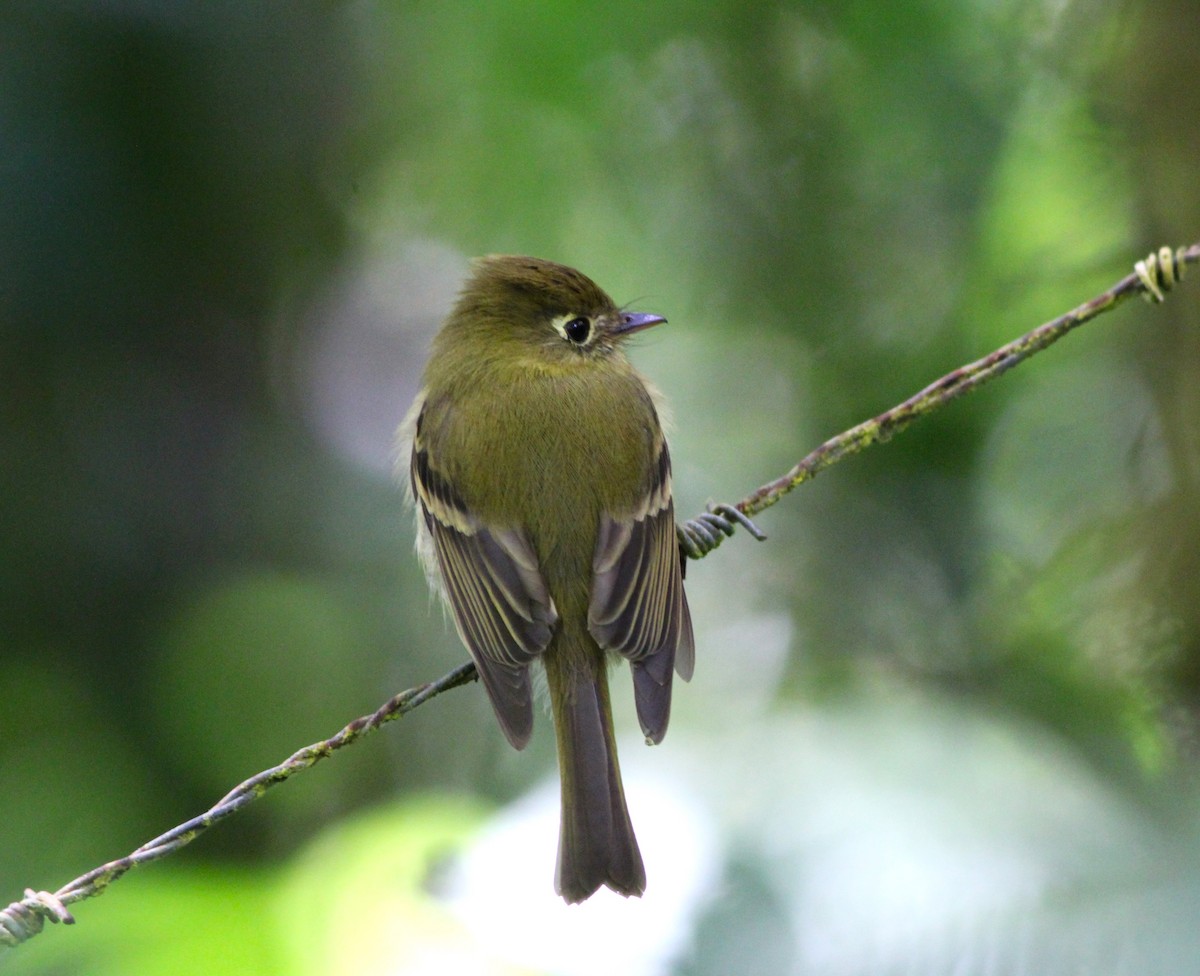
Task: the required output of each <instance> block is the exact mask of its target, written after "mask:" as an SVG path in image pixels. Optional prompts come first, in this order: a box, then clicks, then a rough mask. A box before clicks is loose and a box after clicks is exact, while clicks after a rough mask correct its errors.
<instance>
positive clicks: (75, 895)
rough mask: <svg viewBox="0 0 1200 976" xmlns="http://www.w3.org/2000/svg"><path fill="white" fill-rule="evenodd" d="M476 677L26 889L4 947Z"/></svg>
mask: <svg viewBox="0 0 1200 976" xmlns="http://www.w3.org/2000/svg"><path fill="white" fill-rule="evenodd" d="M475 677H476V673H475V665H474V664H464V665H462V666H461V667H458V668H455V669H454V670H453V671H451V672H450V673H449V674H447V675H443V676H442V677H441V678H439V679H438V680H437V681H433V682H430V683H429V684H424V685H418V686H417V687H416V688H410V689H408V691H402V692H401V693H400V694H398V695H396V696H395V697H394V698H392V699H390V700H389V701H387V702H385V703H384V704H383V705H381V706H380V707H379V708H378V709H376V710H375V711H374V712H372V713H371V714H370V715H364V716H362V717H361V718H356V719H355V720H354V721H353V722H351V723H350V724H349V725H347V726H346V727H345V728H343V729H342V730H341V731H340V732H338V733H337V734H336V735H333V736H331V737H330V738H328V739H322V740H321V741H320V742H314V743H313V744H312V745H310V746H305V747H304V748H303V749H300V750H299V751H298V752H295V753H293V754H292V755H291V756H289V757H288V758H287V759H285V760H284V761H283V762H282V763H280V764H279V765H278V766H272V767H271V768H270V769H264V770H263V771H262V772H261V773H258V774H257V775H256V776H251V777H250V778H249V779H248V780H246V781H245V782H244V783H241V784H239V785H238V786H236V787H234V788H233V789H232V790H230V791H229V793H227V794H226V795H225V796H224V797H222V798H221V799H220V800H219V801H218V802H217V803H216V804H214V805H213V806H212V808H210V809H209V810H207V811H205V812H204V813H202V814H200V815H199V816H198V817H193V818H192V819H191V820H188V821H187V822H186V823H181V824H180V825H179V826H177V827H173V828H172V829H170V830H168V831H167V832H166V833H165V834H161V835H160V836H158V837H155V838H154V840H152V841H148V842H147V843H145V844H143V845H142V846H141V847H139V848H138V849H137V850H135V851H133V852H132V853H130V854H127V855H126V856H125V857H122V858H118V859H117V860H115V861H109V862H108V863H107V864H102V865H100V867H98V868H94V869H93V870H91V871H89V872H88V873H87V874H83V875H80V876H79V877H78V878H76V879H75V880H74V881H71V882H69V883H67V884H66V885H64V886H63V887H62V888H59V889H58V891H56V892H54V893H53V894H51V893H50V892H46V891H32V890H30V889H26V890H25V897H24V898H23V899H22V900H21V901H19V902H13V904H11V905H9V906H8V907H7V908H6V909H4V910H3V911H0V947H5V946H15V945H19V944H20V943H21V942H24V941H25V940H26V939H28V938H30V937H32V936H34V935H37V933H38V932H40V931H41V930H42V927H43V925H44V923H45V921H46V920H47V919H48V920H49V921H51V922H63V923H65V924H67V925H70V924H72V923H73V922H74V921H75V919H74V918H72V916H71V913H70V912H69V911H67V907H66V906H67V905H70V904H71V903H72V902H76V901H82V900H83V899H85V898H91V897H93V896H95V895H99V894H103V892H104V890H105V889H106V888H107V887H108V886H109V885H110V884H112V883H113V882H114V881H116V880H117V878H119V877H121V875H123V874H124V873H125V872H126V871H129V870H130V869H131V868H136V867H138V866H140V865H142V864H147V863H149V862H150V861H157V860H158V859H159V858H160V857H166V856H167V855H168V854H173V853H175V852H176V851H177V850H179V849H180V848H181V847H183V846H184V845H186V844H190V843H191V842H192V841H193V840H195V839H196V838H197V837H199V836H200V835H201V834H202V833H204V832H205V831H206V830H208V828H209V827H211V826H213V825H214V824H216V823H219V822H220V821H222V820H224V819H225V818H226V817H228V816H230V815H232V814H233V813H236V812H237V811H238V810H240V809H241V808H242V807H244V806H246V804H248V803H251V802H253V801H254V800H257V799H258V798H259V797H260V796H262V795H263V794H264V793H266V792H267V790H269V789H270V788H271V787H272V786H275V785H277V784H279V783H282V782H283V781H284V780H285V779H290V778H291V777H292V776H294V775H295V774H296V773H299V772H301V771H303V770H305V769H308V768H309V767H310V766H315V765H316V764H317V763H319V762H320V761H321V760H322V759H327V758H328V757H329V756H332V755H333V754H334V753H335V752H337V751H338V750H339V749H341V748H342V747H343V746H348V745H350V743H352V742H356V741H358V740H359V739H361V738H362V737H363V736H365V735H368V734H369V733H371V732H374V731H375V730H376V729H378V728H379V727H380V726H381V725H383V724H384V723H386V722H390V721H392V720H393V719H397V718H399V717H400V716H401V715H406V714H407V713H408V712H411V711H412V710H413V709H414V708H416V707H417V706H418V705H423V704H424V703H425V702H427V701H429V699H431V698H435V697H436V696H438V695H440V694H441V693H442V692H443V691H449V690H450V689H451V688H458V687H459V686H461V685H465V684H467V683H469V682H471V681H474V680H475Z"/></svg>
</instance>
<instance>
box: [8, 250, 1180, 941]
mask: <svg viewBox="0 0 1200 976" xmlns="http://www.w3.org/2000/svg"><path fill="white" fill-rule="evenodd" d="M1197 261H1200V243H1197V244H1193V245H1191V246H1190V247H1186V248H1179V249H1178V250H1175V251H1172V250H1171V249H1170V248H1162V249H1160V250H1159V251H1157V252H1156V253H1154V254H1151V255H1150V256H1149V257H1148V258H1146V259H1144V260H1142V261H1139V262H1137V264H1136V265H1135V270H1134V273H1133V274H1130V275H1128V276H1126V277H1125V278H1123V279H1122V280H1121V281H1119V282H1117V284H1115V285H1114V286H1113V287H1112V288H1110V289H1108V290H1107V291H1105V292H1103V293H1101V294H1099V295H1097V296H1096V297H1095V298H1093V299H1091V300H1090V301H1088V302H1085V303H1084V304H1082V305H1080V306H1079V307H1078V308H1075V309H1072V310H1071V311H1070V312H1067V313H1066V314H1064V315H1060V316H1059V317H1058V318H1056V319H1053V320H1052V321H1050V322H1046V323H1045V324H1043V325H1040V326H1038V327H1037V328H1036V329H1033V330H1032V331H1031V332H1027V333H1026V334H1025V335H1023V336H1021V337H1020V338H1019V339H1015V340H1014V341H1012V342H1010V343H1008V344H1007V345H1005V346H1002V347H1001V348H999V349H997V350H996V351H995V352H993V353H991V354H990V355H987V356H984V357H983V358H982V359H979V360H976V361H975V362H973V363H969V364H968V365H966V366H962V367H960V368H958V369H956V370H954V371H953V372H951V373H947V374H946V375H945V376H943V377H942V378H941V379H939V380H936V381H935V382H933V383H931V384H929V386H927V387H925V389H923V390H921V391H920V392H919V393H916V394H914V395H913V396H911V397H909V398H908V399H907V400H905V401H904V402H903V403H900V404H898V405H896V406H895V407H892V409H890V410H887V411H885V412H884V413H881V414H879V415H878V416H877V417H874V418H872V419H870V420H867V421H864V422H863V423H861V424H859V425H858V426H856V427H852V428H850V429H849V430H847V431H845V432H843V433H841V434H838V435H837V436H836V437H832V438H830V439H829V440H827V441H826V442H825V443H824V444H822V445H821V446H820V447H818V448H817V449H816V450H814V451H812V452H811V453H810V454H808V455H807V456H806V457H804V458H803V459H802V460H801V461H800V462H799V463H798V464H796V465H795V467H793V468H792V469H791V470H790V471H788V472H787V473H786V474H784V475H782V476H781V477H779V478H777V479H775V480H774V481H771V482H769V483H767V484H765V485H763V486H762V487H760V488H758V489H757V490H756V491H754V492H752V493H751V494H749V495H747V496H746V497H745V498H743V499H742V500H741V501H739V502H737V503H736V504H735V505H733V506H717V507H716V509H714V511H715V512H717V513H718V517H716V518H715V519H714V518H713V517H712V515H711V513H705V514H703V515H701V516H699V517H698V519H693V520H691V521H690V522H689V523H687V524H688V525H689V526H694V525H696V523H697V522H699V523H700V524H701V525H702V526H703V527H704V528H703V529H702V530H701V532H700V535H699V536H694V535H690V534H688V533H684V535H685V536H686V538H682V539H681V545H682V546H683V549H684V552H685V553H686V555H688V556H690V557H691V558H701V557H702V556H704V555H707V554H708V553H709V552H711V551H712V550H713V549H715V548H716V547H717V545H719V544H720V542H721V540H722V538H723V536H724V535H728V534H730V533H732V531H733V529H734V527H735V526H736V524H737V522H738V520H737V519H736V518H734V519H732V520H730V519H725V518H723V517H721V516H720V514H719V513H720V511H721V510H722V509H725V510H728V509H735V510H736V511H737V512H739V513H741V515H743V516H747V517H748V516H751V515H755V514H757V513H758V512H761V511H763V510H764V509H767V508H770V507H771V506H772V505H774V504H775V503H776V502H777V501H779V499H781V498H782V497H783V496H784V495H786V494H787V493H788V492H790V491H791V490H792V489H793V488H795V487H797V486H798V485H801V484H803V483H804V482H805V481H808V480H810V479H811V478H814V477H816V475H817V474H818V473H820V472H821V471H824V470H825V469H826V468H828V467H830V466H831V465H833V464H836V463H837V462H839V461H841V460H843V459H844V458H847V457H849V456H851V455H852V454H857V453H858V452H859V451H861V450H863V449H864V448H866V447H869V446H871V445H872V444H877V443H881V442H883V441H886V440H888V439H889V438H890V437H892V436H893V435H895V434H897V433H899V432H900V431H901V430H903V429H904V428H905V427H907V426H908V425H909V424H911V423H912V422H913V421H915V420H917V419H918V418H920V417H924V416H926V415H927V414H930V413H932V412H933V411H935V410H937V409H938V408H940V407H942V406H944V405H945V404H947V403H949V402H950V401H951V400H954V399H956V398H957V397H960V396H962V395H963V394H965V393H969V392H970V391H971V390H974V389H977V388H978V387H980V386H982V385H983V384H984V383H986V382H987V381H988V380H990V379H993V378H995V377H997V376H999V375H1000V374H1001V373H1004V372H1006V371H1007V370H1009V369H1012V367H1014V366H1016V365H1017V364H1018V363H1021V362H1023V361H1024V360H1026V359H1028V358H1029V357H1030V356H1032V355H1033V354H1034V353H1036V352H1039V351H1040V350H1042V349H1045V348H1046V347H1047V346H1049V345H1051V344H1052V343H1054V342H1056V341H1057V340H1059V339H1061V338H1062V337H1063V336H1064V335H1066V334H1067V333H1068V332H1070V331H1071V330H1072V329H1074V328H1076V327H1078V326H1080V325H1083V324H1084V323H1085V322H1089V321H1091V320H1092V319H1094V318H1096V317H1097V316H1098V315H1100V314H1101V313H1103V312H1107V311H1110V310H1111V309H1113V308H1116V307H1117V306H1118V305H1119V304H1121V303H1122V302H1123V301H1125V300H1126V299H1127V298H1130V297H1132V296H1133V295H1138V294H1140V295H1143V296H1144V297H1146V298H1147V299H1149V300H1151V301H1155V302H1161V301H1162V300H1163V298H1164V293H1165V292H1166V291H1168V290H1169V289H1170V288H1171V287H1172V286H1173V285H1174V284H1175V282H1176V281H1178V280H1179V279H1180V278H1181V277H1182V273H1183V269H1184V267H1185V266H1186V265H1188V264H1194V263H1196V262H1197ZM743 524H744V523H743ZM714 529H719V531H713V530H714ZM688 539H690V540H691V542H692V543H693V544H692V545H689V544H688ZM698 540H699V541H698ZM476 677H477V675H476V671H475V665H474V664H464V665H462V666H460V667H458V668H455V669H454V670H453V671H451V672H450V673H449V674H446V675H444V676H443V677H441V678H439V679H438V680H437V681H433V682H430V683H428V684H424V685H419V686H418V687H416V688H410V689H409V690H408V691H404V692H401V693H400V694H398V695H396V696H395V697H394V698H392V699H390V700H389V701H387V702H386V703H384V704H383V705H382V706H380V708H378V709H377V710H376V711H374V712H372V713H371V714H370V715H364V716H362V717H361V718H357V719H355V720H354V721H353V722H351V723H350V724H349V725H347V726H346V727H345V728H343V729H342V730H341V731H340V732H338V733H337V734H336V735H334V736H332V737H331V738H328V739H323V740H322V741H320V742H316V743H313V744H312V745H310V746H306V747H305V748H303V749H300V750H299V751H298V752H295V753H293V754H292V755H291V756H290V757H288V758H287V759H286V760H284V761H283V762H282V763H280V764H279V765H278V766H273V767H271V768H270V769H265V770H263V771H262V772H261V773H258V774H257V775H255V776H252V777H251V778H250V779H248V780H246V781H245V782H244V783H241V784H239V785H238V786H237V787H235V788H234V789H233V790H231V791H230V792H229V793H228V794H226V795H225V796H224V797H222V798H221V800H220V801H218V802H217V803H216V804H214V805H213V806H212V807H211V808H210V809H209V810H207V811H205V812H204V813H202V814H200V815H199V816H197V817H193V818H192V819H191V820H188V821H187V822H185V823H182V824H179V825H178V826H177V827H174V828H172V829H171V830H168V831H167V832H166V833H165V834H162V835H160V836H159V837H156V838H154V839H153V840H151V841H149V842H147V843H145V844H143V845H142V846H141V847H139V848H138V849H137V850H135V851H133V852H131V853H130V854H127V855H126V856H125V857H122V858H118V859H117V860H115V861H110V862H108V863H107V864H102V865H100V867H97V868H94V869H93V870H91V871H89V872H87V873H86V874H84V875H81V876H80V877H78V878H76V879H75V880H74V881H71V882H69V883H67V884H66V885H64V886H63V887H62V888H59V889H58V891H56V892H53V893H50V892H46V891H34V890H32V889H28V888H27V889H26V890H25V897H24V898H23V899H21V900H20V901H16V902H13V903H12V904H11V905H9V906H8V907H7V908H5V909H3V910H2V911H0V950H3V949H5V948H8V947H12V946H16V945H19V944H20V943H22V942H24V941H25V940H27V939H29V938H31V937H32V936H34V935H36V934H37V933H38V932H40V931H41V930H42V928H43V927H44V925H45V922H46V921H47V920H49V921H51V922H64V923H66V924H71V923H73V922H74V918H73V917H72V916H71V913H70V912H69V911H68V909H67V906H68V905H70V904H73V903H74V902H77V901H82V900H83V899H85V898H91V897H93V896H95V895H99V894H101V893H103V892H104V891H105V890H107V888H108V886H109V885H110V884H112V883H113V882H114V881H116V880H117V879H118V878H120V877H121V876H122V875H123V874H125V873H126V872H127V871H129V870H130V869H132V868H135V867H138V866H139V865H142V864H146V863H148V862H150V861H156V860H158V859H159V858H162V857H166V856H167V855H169V854H173V853H175V852H176V851H178V850H179V849H180V848H182V847H183V846H184V845H186V844H189V843H191V842H192V841H193V840H195V839H196V838H197V837H198V836H200V834H202V833H204V831H206V830H208V829H209V828H210V827H212V826H213V825H214V824H216V823H218V822H220V821H221V820H224V819H225V818H226V817H229V816H231V815H232V814H234V813H236V812H237V811H238V810H240V809H241V808H242V807H244V806H246V804H248V803H250V802H251V801H253V800H256V799H258V798H259V797H260V796H262V795H263V794H264V793H266V792H267V790H269V789H270V788H271V787H273V786H275V785H277V784H279V783H282V782H283V781H284V780H287V779H290V778H291V777H292V776H294V775H295V774H296V773H299V772H301V771H302V770H305V769H308V768H309V767H311V766H314V765H316V764H317V763H318V762H320V761H321V760H322V759H326V758H328V757H329V756H331V755H333V753H335V752H337V751H338V750H339V749H341V748H343V747H344V746H348V745H350V744H351V743H353V742H356V741H358V740H359V739H361V738H363V737H364V736H366V735H367V734H369V733H371V732H374V731H375V730H376V729H378V728H379V727H380V726H382V725H383V724H384V723H386V722H390V721H392V720H393V719H396V718H399V717H400V716H401V715H406V714H408V713H409V712H411V711H412V710H413V709H415V708H416V707H417V706H419V705H423V704H424V703H425V702H427V701H429V700H430V699H432V698H435V697H437V696H438V695H440V694H441V693H442V692H444V691H449V690H450V689H452V688H458V687H460V686H462V685H465V684H468V683H470V682H471V681H474V680H475V679H476Z"/></svg>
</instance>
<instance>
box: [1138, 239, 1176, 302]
mask: <svg viewBox="0 0 1200 976" xmlns="http://www.w3.org/2000/svg"><path fill="white" fill-rule="evenodd" d="M1184 250H1185V249H1184V248H1182V247H1181V248H1179V249H1178V250H1175V251H1172V250H1171V249H1170V248H1169V247H1160V248H1159V249H1158V250H1157V251H1151V252H1150V254H1149V255H1147V256H1146V257H1145V258H1143V259H1142V260H1141V261H1138V262H1137V264H1135V265H1134V266H1133V270H1134V271H1135V272H1136V273H1137V276H1138V278H1139V279H1140V280H1141V282H1142V287H1143V288H1144V289H1145V290H1144V291H1143V292H1142V297H1143V298H1144V299H1146V301H1148V302H1154V303H1158V302H1162V301H1163V300H1164V299H1165V297H1166V292H1169V291H1170V290H1171V289H1172V288H1173V287H1175V282H1177V281H1179V280H1180V279H1182V278H1183V269H1184V268H1185V267H1186V266H1187V264H1186V259H1185V257H1184Z"/></svg>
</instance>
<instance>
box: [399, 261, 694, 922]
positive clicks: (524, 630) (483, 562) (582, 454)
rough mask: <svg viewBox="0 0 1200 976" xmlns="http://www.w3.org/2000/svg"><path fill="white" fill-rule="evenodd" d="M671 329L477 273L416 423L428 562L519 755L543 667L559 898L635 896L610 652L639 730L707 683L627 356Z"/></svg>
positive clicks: (515, 276)
mask: <svg viewBox="0 0 1200 976" xmlns="http://www.w3.org/2000/svg"><path fill="white" fill-rule="evenodd" d="M663 321H665V319H663V318H662V317H661V316H659V315H650V314H646V313H641V312H628V311H623V310H622V309H620V308H618V307H617V306H616V305H615V304H614V303H613V301H612V299H611V298H609V297H608V295H606V294H605V293H604V292H603V291H601V290H600V288H599V287H597V286H596V284H595V283H594V282H592V281H591V280H590V279H589V278H587V277H586V276H584V275H583V274H581V273H580V272H578V271H575V270H574V269H572V268H568V267H565V266H564V265H561V264H554V263H552V262H550V261H543V260H540V259H538V258H530V257H511V256H500V257H487V258H483V259H481V260H479V261H477V262H476V263H475V264H474V266H473V270H472V273H471V275H470V277H469V278H468V280H467V282H466V284H465V285H464V287H463V290H462V293H461V295H460V297H459V299H458V302H457V304H456V305H455V306H454V308H453V310H452V311H451V313H450V316H449V318H447V320H446V322H445V324H444V325H443V326H442V328H441V331H440V332H439V333H438V335H437V337H436V338H435V339H434V343H433V352H432V355H431V356H430V359H429V364H428V366H427V367H426V369H425V376H424V385H423V389H422V392H421V394H420V395H419V396H418V398H417V402H416V403H415V404H414V405H413V409H412V411H411V412H410V414H409V421H408V424H409V425H410V426H409V432H410V435H411V437H412V455H411V464H410V475H411V481H412V491H413V496H414V498H415V499H416V502H417V505H418V508H419V516H420V517H419V518H418V523H419V526H420V528H421V530H422V531H421V534H422V536H423V543H424V545H423V547H422V549H423V553H424V554H425V556H426V565H427V567H428V568H429V569H430V571H431V575H433V576H434V577H435V578H436V579H438V580H439V581H440V585H441V590H442V592H443V594H444V595H445V598H446V600H447V601H448V603H449V605H450V608H451V610H452V611H453V614H454V621H455V624H456V626H457V628H458V633H459V635H460V636H461V637H462V640H463V643H464V644H466V646H467V649H468V650H469V651H470V652H471V657H472V658H473V659H474V661H475V664H476V666H477V667H478V670H479V676H480V678H481V679H482V681H483V685H484V687H485V688H486V689H487V694H488V697H489V698H490V699H491V703H492V707H493V708H494V709H495V712H496V717H497V719H499V721H500V726H501V728H502V729H503V730H504V734H505V735H506V736H507V737H508V741H509V742H511V743H512V744H513V746H515V747H516V748H517V749H521V748H523V747H524V746H525V744H526V743H527V742H528V741H529V736H530V733H531V731H532V729H533V701H532V695H531V689H530V675H529V669H530V666H531V665H532V664H533V663H534V662H537V661H540V662H541V663H542V664H543V665H544V667H545V669H546V676H547V679H548V684H549V689H550V701H551V707H552V711H553V715H554V728H555V734H556V736H557V739H558V762H559V771H560V774H561V778H562V824H561V829H560V835H559V848H558V867H557V871H556V877H555V889H556V890H557V891H558V893H559V894H560V895H562V897H563V898H564V899H566V900H567V901H568V902H580V901H583V900H584V899H585V898H588V897H589V896H591V895H592V894H593V893H594V892H595V891H596V890H597V889H598V888H600V886H601V885H607V886H608V887H609V888H611V889H613V890H614V891H617V892H619V893H620V894H622V895H640V894H642V892H643V891H644V890H645V888H646V872H645V869H644V867H643V866H642V857H641V853H640V852H639V850H638V845H637V840H636V838H635V837H634V833H633V826H632V824H631V823H630V820H629V812H628V810H627V808H626V805H625V794H624V790H623V788H622V786H621V771H620V767H619V766H618V763H617V749H616V742H615V739H614V736H613V723H612V709H611V707H610V705H609V692H608V672H607V668H608V659H609V657H610V655H619V656H620V657H623V658H625V659H626V660H628V661H629V663H630V666H631V668H632V671H633V693H634V699H635V702H636V704H637V714H638V719H639V720H640V722H641V726H642V731H643V732H644V733H645V735H646V739H647V740H648V741H649V742H652V743H657V742H660V741H661V740H662V737H663V735H664V734H665V733H666V731H667V720H668V718H669V717H670V712H671V680H672V671H674V672H676V673H678V674H679V676H680V677H681V678H682V679H684V680H685V681H686V680H687V679H689V678H690V677H691V675H692V665H693V660H694V649H693V641H692V622H691V616H690V614H689V612H688V605H687V598H686V597H685V596H684V592H683V577H682V570H681V564H680V554H679V543H678V541H677V539H676V527H675V515H674V506H673V504H672V500H671V459H670V455H669V454H668V453H667V444H666V440H665V439H664V437H663V431H662V426H661V424H660V423H659V418H658V411H657V410H656V409H655V400H654V395H653V394H652V393H651V392H650V390H649V389H648V387H647V384H646V381H645V380H643V379H642V377H641V376H640V375H638V373H637V371H636V370H635V369H634V368H633V366H631V365H630V363H629V360H628V359H627V358H626V357H625V353H624V351H623V349H622V345H623V343H624V341H625V340H626V339H627V338H628V337H629V336H631V335H633V334H634V333H636V332H639V331H641V330H642V329H645V328H648V327H650V326H653V325H657V324H659V323H661V322H663Z"/></svg>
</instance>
